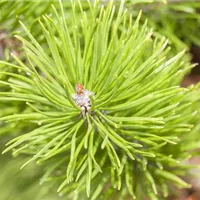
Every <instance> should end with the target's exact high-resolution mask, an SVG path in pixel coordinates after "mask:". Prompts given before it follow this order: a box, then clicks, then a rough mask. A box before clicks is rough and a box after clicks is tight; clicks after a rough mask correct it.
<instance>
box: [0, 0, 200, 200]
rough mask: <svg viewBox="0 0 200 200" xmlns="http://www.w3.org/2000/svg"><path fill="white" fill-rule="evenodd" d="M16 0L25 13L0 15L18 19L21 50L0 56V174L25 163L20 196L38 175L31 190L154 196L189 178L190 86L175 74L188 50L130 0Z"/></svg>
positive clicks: (192, 148) (194, 138)
mask: <svg viewBox="0 0 200 200" xmlns="http://www.w3.org/2000/svg"><path fill="white" fill-rule="evenodd" d="M141 2H142V1H141ZM20 4H21V5H20ZM51 4H52V7H51ZM3 5H4V6H5V7H6V6H8V5H9V2H4V3H2V8H3ZM15 5H18V6H19V7H17V8H19V11H21V12H22V14H21V16H24V18H25V19H26V20H25V22H23V19H21V21H20V26H19V24H17V23H16V21H15V20H14V19H13V21H12V20H11V21H8V20H7V18H6V17H5V16H6V13H5V15H4V16H3V15H2V18H0V19H1V21H3V19H4V20H5V22H4V24H8V23H11V24H16V25H15V26H13V27H14V28H13V30H7V31H6V32H12V31H14V32H15V31H16V30H17V31H18V30H20V33H18V34H17V35H15V38H17V41H18V44H19V45H18V46H17V49H18V50H19V52H20V53H18V54H16V53H13V52H12V59H11V58H9V59H7V61H6V60H5V58H6V56H2V60H1V61H0V68H1V72H0V74H1V76H0V77H1V79H0V84H1V85H0V90H1V92H0V102H1V105H0V106H1V110H2V113H1V128H0V135H1V136H2V138H3V139H2V141H3V142H2V143H3V144H4V143H5V141H8V143H7V144H6V149H4V151H3V153H7V152H9V151H12V155H13V156H18V158H17V159H14V160H12V158H10V157H8V156H6V155H8V154H5V155H3V157H2V160H6V161H7V162H6V163H5V164H4V168H5V169H6V170H7V171H8V172H7V174H9V173H10V172H9V171H12V169H10V166H12V165H16V168H18V166H19V163H20V164H21V163H23V164H22V166H21V169H22V168H23V169H22V170H26V169H27V171H24V174H26V173H27V174H28V173H32V172H34V173H35V175H34V176H33V178H32V179H33V180H34V182H31V181H30V179H29V176H28V177H25V178H24V179H22V183H23V184H22V185H24V184H26V183H30V185H29V186H27V188H26V189H24V190H23V189H22V190H23V192H24V193H23V194H24V197H23V198H27V195H28V194H27V193H26V191H33V193H35V191H36V190H37V187H36V188H35V186H34V183H35V182H39V179H40V183H41V184H42V185H41V186H40V190H39V191H40V192H39V193H38V196H37V197H35V199H44V198H47V199H50V197H49V196H48V192H49V190H50V191H51V192H52V194H55V191H56V190H57V192H58V194H59V196H60V197H56V194H55V196H53V197H51V198H52V199H57V198H61V199H81V200H82V199H83V200H85V199H92V200H93V199H139V200H140V199H141V200H142V199H144V198H146V197H148V198H149V199H152V200H154V199H166V198H167V196H168V195H169V194H171V193H173V192H175V190H174V187H177V188H188V187H190V185H189V184H188V183H186V182H185V181H184V176H185V175H186V173H188V172H189V170H190V169H191V168H194V167H196V166H192V165H190V164H188V163H187V162H185V161H186V160H187V159H188V158H190V157H193V156H196V155H198V152H197V151H196V149H197V148H198V147H199V141H198V135H199V128H200V127H199V123H198V122H199V103H200V102H199V100H200V95H199V94H200V90H199V84H197V85H192V86H190V87H188V88H183V87H181V86H180V84H181V82H182V80H183V77H184V76H185V74H187V73H188V72H190V70H191V69H192V68H193V67H194V66H195V65H194V64H191V62H190V61H189V56H188V55H189V54H188V53H187V52H185V51H181V52H178V51H180V48H179V47H178V45H177V44H176V42H173V41H171V42H172V47H170V45H169V44H168V43H169V42H168V40H167V38H166V37H164V36H161V35H162V34H163V32H162V31H161V32H160V33H159V28H158V29H157V30H155V31H154V30H152V29H151V28H150V27H151V26H153V25H152V24H153V23H155V24H156V22H154V21H153V20H152V21H151V19H150V25H149V24H148V22H147V20H144V19H145V18H146V17H145V16H143V14H142V12H141V11H139V9H138V10H137V13H132V11H131V9H130V8H131V6H133V1H127V2H125V4H124V2H123V1H122V2H121V3H119V2H113V1H110V2H107V3H106V4H105V5H103V4H102V3H101V2H96V1H95V2H89V1H88V2H86V1H84V2H82V1H77V2H76V1H75V2H72V3H70V4H69V2H67V3H65V2H63V3H62V2H61V1H60V2H59V3H58V2H56V3H54V2H48V3H47V4H44V3H42V2H40V1H39V2H37V6H38V5H45V6H44V7H43V6H41V8H40V9H39V10H36V11H35V9H31V10H29V8H30V7H32V6H33V5H34V6H35V7H37V6H36V3H34V2H20V3H19V2H15V4H14V6H15ZM22 5H23V6H22ZM24 5H26V6H24ZM148 5H149V4H148ZM152 5H154V4H152ZM34 6H33V8H35V7H34ZM135 6H138V5H135ZM139 7H140V6H139ZM139 7H136V8H139ZM11 8H12V7H11ZM22 8H24V10H25V11H29V12H25V11H23V10H22ZM126 8H127V9H126ZM169 9H170V8H169ZM11 10H12V9H11ZM16 10H17V9H16ZM7 12H8V11H7ZM174 12H175V11H174ZM8 13H9V12H8ZM24 13H26V15H25V14H24ZM33 13H35V15H36V16H38V15H42V16H41V17H40V18H38V20H36V19H35V18H34V19H31V18H29V17H30V16H33ZM44 13H47V14H44ZM49 13H51V14H49ZM155 24H154V25H155ZM155 26H156V25H155ZM157 27H158V26H157ZM168 33H169V32H168ZM173 34H174V33H173ZM166 36H167V34H166ZM193 38H194V37H193ZM173 45H174V46H175V47H177V48H174V47H173ZM185 45H186V46H188V45H189V43H188V44H187V43H186V44H185ZM21 47H22V48H21ZM18 50H17V51H18ZM3 55H5V52H4V53H3ZM3 59H4V60H3ZM18 159H19V160H18ZM34 163H37V165H38V166H35V165H34ZM31 166H32V167H33V168H34V169H30V168H31ZM26 167H27V168H26ZM28 167H29V168H28ZM19 168H20V167H19ZM28 169H29V170H30V171H28ZM5 179H6V178H5ZM2 180H4V179H2ZM22 187H24V186H22ZM17 191H18V190H17V189H16V193H17ZM4 198H5V199H6V197H4Z"/></svg>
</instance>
